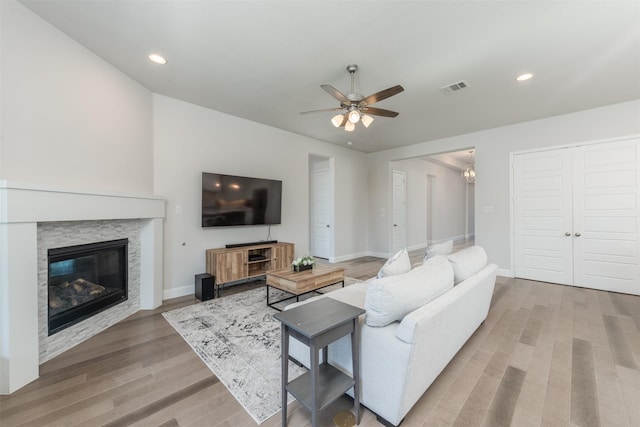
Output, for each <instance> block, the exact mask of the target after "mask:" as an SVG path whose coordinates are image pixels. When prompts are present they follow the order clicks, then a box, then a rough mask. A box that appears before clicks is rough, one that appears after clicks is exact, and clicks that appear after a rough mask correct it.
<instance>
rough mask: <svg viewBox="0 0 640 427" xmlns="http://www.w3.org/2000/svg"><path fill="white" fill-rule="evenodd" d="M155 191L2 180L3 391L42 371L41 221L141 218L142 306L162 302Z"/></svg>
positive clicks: (160, 202)
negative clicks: (112, 190)
mask: <svg viewBox="0 0 640 427" xmlns="http://www.w3.org/2000/svg"><path fill="white" fill-rule="evenodd" d="M164 216H165V200H164V199H163V198H160V197H157V196H140V195H124V194H105V193H97V192H87V191H85V192H81V191H67V190H60V189H55V188H48V187H45V186H34V185H28V184H21V183H16V182H8V181H0V394H6V393H12V392H13V391H15V390H17V389H18V388H20V387H22V386H24V385H26V384H28V383H29V382H31V381H33V380H34V379H36V378H38V375H39V357H38V265H37V252H38V235H37V224H38V223H42V222H58V221H90V220H121V219H141V220H143V221H144V226H143V228H142V231H141V235H140V246H141V259H140V308H141V309H153V308H156V307H158V306H159V305H160V304H161V303H162V287H163V281H162V253H163V248H162V245H163V224H162V221H163V218H164Z"/></svg>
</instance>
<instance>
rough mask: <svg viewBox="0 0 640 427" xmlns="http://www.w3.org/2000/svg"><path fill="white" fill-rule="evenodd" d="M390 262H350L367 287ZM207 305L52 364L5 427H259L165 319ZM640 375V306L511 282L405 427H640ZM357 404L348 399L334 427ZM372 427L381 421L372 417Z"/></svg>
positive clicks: (154, 314)
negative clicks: (383, 264)
mask: <svg viewBox="0 0 640 427" xmlns="http://www.w3.org/2000/svg"><path fill="white" fill-rule="evenodd" d="M420 256H421V251H417V252H415V253H412V259H414V260H417V259H419V258H420ZM383 261H384V260H380V259H378V258H369V257H368V258H362V259H358V260H354V261H350V262H345V263H341V264H342V265H344V267H345V269H346V275H348V276H351V277H357V278H362V279H366V278H368V277H371V276H373V275H375V273H376V272H377V270H378V269H379V267H380V266H381V265H382V263H383ZM252 286H256V285H240V286H236V287H233V288H231V289H229V290H227V291H225V295H228V294H230V293H232V292H239V291H242V290H244V289H247V288H248V287H252ZM196 302H197V300H195V299H194V298H193V297H191V296H189V297H182V298H176V299H174V300H169V301H165V303H164V304H163V305H162V307H160V308H158V309H156V310H153V311H141V312H139V313H137V314H135V315H133V316H131V317H129V318H128V319H126V320H125V321H123V322H121V323H119V324H118V325H116V326H113V327H111V328H109V329H108V330H106V331H104V332H102V333H100V334H99V335H97V336H95V337H94V338H91V339H89V340H87V341H85V342H84V343H82V344H80V345H78V346H76V347H75V348H73V349H71V350H69V351H67V352H66V353H64V354H62V355H60V356H58V357H56V358H54V359H53V360H51V361H49V362H47V363H45V364H43V365H42V366H41V370H40V378H39V379H38V380H36V381H34V382H33V383H31V384H29V385H27V386H26V387H24V388H23V389H21V390H19V391H17V392H15V393H13V394H12V395H8V396H0V425H2V427H8V426H16V425H26V426H45V425H53V426H75V425H81V426H99V425H106V426H129V425H140V426H166V427H168V426H224V427H227V426H228V427H231V426H233V427H236V426H255V425H256V424H255V422H254V421H253V420H252V419H251V418H250V416H249V415H248V414H247V413H246V412H245V411H244V410H243V408H242V407H241V406H240V405H239V404H238V403H237V401H236V400H235V399H234V398H233V397H232V396H231V394H230V393H229V392H228V391H227V390H226V388H225V387H224V385H222V383H220V382H219V381H218V379H217V378H216V377H215V375H213V374H212V373H211V371H209V369H208V368H207V367H206V366H205V365H204V363H202V361H201V360H200V359H199V358H198V356H196V354H195V353H194V352H193V351H192V350H191V349H190V347H189V346H188V345H187V344H186V343H185V342H184V341H183V340H182V338H181V337H180V336H179V335H178V334H177V333H176V332H175V331H174V329H173V328H172V327H171V326H169V324H168V323H167V322H166V321H165V320H164V318H162V316H161V315H160V313H162V312H163V311H167V310H171V309H173V308H177V307H182V306H185V305H189V304H194V303H196ZM436 350H437V349H436ZM639 366H640V297H636V296H630V295H622V294H614V293H608V292H600V291H594V290H589V289H581V288H574V287H568V286H560V285H552V284H547V283H540V282H534V281H528V280H518V279H507V278H500V277H499V278H498V280H497V283H496V288H495V292H494V296H493V301H492V306H491V310H490V312H489V316H488V317H487V319H486V321H485V323H484V325H482V326H481V327H480V328H479V329H478V330H477V331H476V333H475V334H474V335H473V336H472V337H471V339H470V340H469V341H468V342H467V343H466V345H465V346H464V347H463V348H462V349H461V350H460V352H459V353H458V354H457V355H456V357H455V358H454V359H453V360H452V361H451V363H450V364H449V365H448V366H447V367H446V368H445V370H444V371H443V372H442V374H441V375H440V376H439V377H438V379H437V380H436V381H435V383H434V384H433V385H432V386H431V387H430V388H429V390H427V392H426V393H425V394H424V395H423V397H422V398H421V399H420V400H419V401H418V403H417V404H416V405H415V407H414V408H413V409H412V410H411V411H410V412H409V414H408V415H407V417H406V419H405V421H404V423H403V424H402V425H403V426H406V427H414V426H452V425H455V426H507V425H513V426H632V427H637V426H640V368H639ZM351 403H352V402H351V401H350V399H349V398H348V397H344V398H342V399H340V400H339V401H338V402H336V403H335V404H334V405H333V406H332V407H330V408H329V409H327V410H326V411H325V412H324V414H323V419H322V425H323V426H332V425H333V423H332V418H333V415H334V414H335V413H336V412H337V411H338V410H340V409H343V408H346V409H349V408H350V405H351ZM289 413H290V417H289V425H290V426H308V425H310V418H309V415H308V412H307V411H306V410H304V409H303V408H301V407H300V405H299V404H298V403H296V402H294V403H293V404H292V405H290V410H289ZM263 425H264V426H266V427H274V426H278V425H280V417H279V414H277V415H275V416H274V417H272V418H270V419H269V420H267V422H265V423H264V424H263ZM360 425H361V426H366V427H368V426H379V425H380V424H379V423H378V422H377V421H376V420H375V416H374V415H373V414H372V413H371V412H370V411H365V413H364V416H363V419H362V422H361V424H360Z"/></svg>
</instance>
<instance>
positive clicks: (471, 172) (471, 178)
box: [460, 150, 476, 184]
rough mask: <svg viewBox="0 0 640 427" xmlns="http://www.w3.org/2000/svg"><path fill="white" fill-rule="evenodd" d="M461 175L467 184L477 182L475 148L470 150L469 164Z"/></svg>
mask: <svg viewBox="0 0 640 427" xmlns="http://www.w3.org/2000/svg"><path fill="white" fill-rule="evenodd" d="M460 176H462V179H464V180H465V181H467V184H473V183H474V182H476V166H475V164H474V163H473V150H470V151H469V164H468V165H467V167H466V168H465V169H464V170H463V171H462V172H461V173H460Z"/></svg>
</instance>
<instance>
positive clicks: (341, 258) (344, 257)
mask: <svg viewBox="0 0 640 427" xmlns="http://www.w3.org/2000/svg"><path fill="white" fill-rule="evenodd" d="M364 256H368V253H367V252H357V253H355V254H348V255H341V256H337V257H331V258H329V262H331V263H334V262H343V261H351V260H352V259H356V258H362V257H364Z"/></svg>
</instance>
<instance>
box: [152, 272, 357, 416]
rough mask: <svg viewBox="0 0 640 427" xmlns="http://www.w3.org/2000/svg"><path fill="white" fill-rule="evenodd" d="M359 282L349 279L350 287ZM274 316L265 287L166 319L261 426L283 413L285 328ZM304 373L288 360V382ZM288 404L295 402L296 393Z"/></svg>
mask: <svg viewBox="0 0 640 427" xmlns="http://www.w3.org/2000/svg"><path fill="white" fill-rule="evenodd" d="M356 282H358V280H356V279H351V278H345V286H348V285H350V284H352V283H356ZM338 286H339V285H338ZM331 289H332V288H325V292H326V291H328V290H331ZM276 292H278V291H275V290H272V293H271V294H270V295H271V296H272V297H274V299H277V298H279V297H278V295H277V294H276ZM311 296H313V295H312V294H311ZM270 298H271V297H270ZM292 301H294V300H292ZM275 313H277V311H276V310H274V309H272V308H269V307H267V306H266V289H265V288H264V287H261V288H257V289H252V290H248V291H243V292H239V293H235V294H232V295H228V296H223V297H222V298H217V299H214V300H209V301H205V302H202V303H199V304H194V305H191V306H188V307H184V308H179V309H176V310H171V311H168V312H165V313H162V315H163V316H164V318H165V319H166V320H167V321H168V322H169V324H171V326H173V327H174V329H175V330H176V331H177V332H178V333H179V334H180V335H181V336H182V337H183V338H184V340H185V341H186V342H187V343H188V344H189V345H190V346H191V348H192V349H193V350H194V351H195V352H196V353H197V354H198V356H200V358H201V359H202V360H203V362H204V363H205V364H206V365H207V366H208V367H209V369H211V371H213V373H214V374H215V375H216V376H217V377H218V379H220V381H221V382H222V383H223V384H224V385H225V386H226V387H227V389H228V390H229V391H230V392H231V394H232V395H233V396H234V397H235V398H236V400H238V402H240V404H241V405H242V407H243V408H244V409H245V410H246V411H247V412H248V413H249V414H250V415H251V417H252V418H253V419H254V420H255V421H256V422H257V423H258V424H262V423H263V422H264V421H265V420H267V419H268V418H270V417H271V416H273V415H274V414H275V413H277V412H278V411H280V409H281V401H280V400H281V399H280V386H281V384H280V379H281V365H280V363H281V362H280V326H281V325H280V322H278V321H277V320H275V319H274V318H273V315H274V314H275ZM304 372H306V369H305V368H302V367H300V366H298V365H296V364H294V363H292V362H289V380H292V379H294V378H296V377H298V376H299V375H301V374H302V373H304ZM288 401H289V403H291V401H293V397H292V396H291V395H289V396H288Z"/></svg>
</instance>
